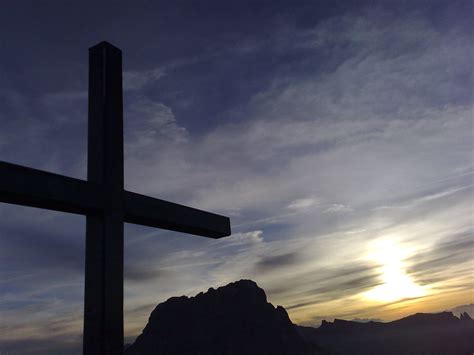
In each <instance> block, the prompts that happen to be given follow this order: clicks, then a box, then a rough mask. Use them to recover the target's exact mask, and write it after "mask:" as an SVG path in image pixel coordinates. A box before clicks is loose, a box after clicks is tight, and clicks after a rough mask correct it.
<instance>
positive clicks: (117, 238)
mask: <svg viewBox="0 0 474 355" xmlns="http://www.w3.org/2000/svg"><path fill="white" fill-rule="evenodd" d="M122 106H123V105H122V53H121V51H120V50H119V49H118V48H116V47H114V46H112V45H111V44H109V43H106V42H102V43H99V44H98V45H96V46H94V47H92V48H90V50H89V128H88V130H89V132H88V137H89V138H88V166H87V169H88V171H87V178H88V181H89V182H92V183H96V184H98V185H100V186H101V189H102V194H103V202H104V209H103V211H102V212H101V213H99V214H93V215H92V214H88V215H87V219H86V271H85V296H84V343H83V347H84V350H83V352H84V354H85V355H86V354H87V355H102V354H121V353H122V352H123V339H124V337H123V220H124V216H123V210H124V209H123V187H124V178H123V112H122V110H123V109H122Z"/></svg>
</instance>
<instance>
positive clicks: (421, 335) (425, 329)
mask: <svg viewBox="0 0 474 355" xmlns="http://www.w3.org/2000/svg"><path fill="white" fill-rule="evenodd" d="M473 353H474V321H473V320H472V319H471V317H469V315H468V314H467V313H462V314H461V317H460V318H458V317H455V316H454V315H453V314H452V313H451V312H442V313H437V314H426V313H425V314H423V313H417V314H414V315H411V316H408V317H405V318H402V319H399V320H396V321H393V322H388V323H381V322H374V321H369V322H365V323H362V322H355V321H346V320H340V319H336V320H335V321H334V322H326V321H323V323H322V325H321V326H320V327H319V328H312V327H301V326H297V325H294V324H293V323H292V322H291V320H290V319H289V317H288V314H287V313H286V311H285V309H284V308H283V307H280V306H278V307H276V308H275V307H273V305H271V304H270V303H268V302H267V299H266V295H265V292H264V291H263V290H262V289H261V288H259V287H258V286H257V284H256V283H255V282H253V281H250V280H241V281H238V282H234V283H231V284H229V285H227V286H224V287H220V288H218V289H217V290H214V289H212V288H211V289H209V290H208V291H207V292H206V293H200V294H198V295H197V296H195V297H191V298H189V297H185V296H182V297H173V298H170V299H169V300H167V301H166V302H164V303H161V304H159V305H158V306H157V307H156V308H155V310H154V311H153V312H152V313H151V315H150V318H149V320H148V324H147V325H146V327H145V329H144V330H143V333H142V334H141V335H140V336H138V338H137V339H136V341H135V343H134V344H132V345H131V346H130V347H128V348H127V350H126V351H125V354H126V355H164V354H166V355H171V354H172V355H179V354H183V355H184V354H186V355H197V354H206V355H212V354H219V355H250V354H252V355H263V354H268V355H270V354H271V355H298V354H355V355H356V354H364V355H369V354H377V355H380V354H384V355H385V354H387V355H390V354H397V355H398V354H417V355H419V354H440V355H441V354H442V355H451V354H452V355H463V354H466V355H467V354H469V355H471V354H473Z"/></svg>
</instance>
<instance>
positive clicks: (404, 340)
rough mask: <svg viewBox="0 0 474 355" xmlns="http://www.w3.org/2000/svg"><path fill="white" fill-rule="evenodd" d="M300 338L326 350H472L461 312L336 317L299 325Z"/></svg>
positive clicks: (473, 339)
mask: <svg viewBox="0 0 474 355" xmlns="http://www.w3.org/2000/svg"><path fill="white" fill-rule="evenodd" d="M300 333H301V334H302V335H303V336H304V338H305V339H306V340H307V341H309V342H312V343H314V344H316V343H317V344H318V345H319V346H321V348H322V351H323V353H327V354H364V355H368V354H387V355H388V354H440V355H441V354H443V355H448V354H453V355H463V354H466V355H468V354H469V355H471V354H472V353H473V352H474V321H473V320H472V319H471V318H470V317H469V315H467V313H464V314H463V315H462V317H461V319H460V318H457V317H455V316H454V315H453V314H452V313H450V312H442V313H437V314H428V313H417V314H414V315H411V316H408V317H406V318H402V319H399V320H396V321H393V322H388V323H379V322H368V323H359V322H351V321H345V320H340V319H336V320H334V322H326V321H323V323H322V325H321V327H319V328H317V329H314V328H309V327H301V328H300Z"/></svg>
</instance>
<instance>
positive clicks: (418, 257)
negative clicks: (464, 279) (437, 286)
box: [408, 230, 474, 284]
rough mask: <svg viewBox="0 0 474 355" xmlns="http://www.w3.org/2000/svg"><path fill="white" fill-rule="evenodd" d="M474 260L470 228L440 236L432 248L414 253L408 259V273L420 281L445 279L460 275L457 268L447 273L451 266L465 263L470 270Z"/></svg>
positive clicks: (473, 238)
mask: <svg viewBox="0 0 474 355" xmlns="http://www.w3.org/2000/svg"><path fill="white" fill-rule="evenodd" d="M473 260H474V234H473V232H472V231H471V230H468V231H464V232H462V233H457V234H454V235H450V236H447V237H445V238H442V239H441V240H440V241H439V242H438V243H436V244H435V245H434V246H433V248H431V249H429V250H426V251H424V252H422V253H418V254H415V255H414V256H413V257H411V258H410V259H409V262H410V263H412V266H411V267H410V268H409V269H408V273H409V274H411V275H413V276H414V277H415V278H416V279H417V280H419V281H420V282H422V283H425V284H428V283H432V282H435V281H441V280H447V279H449V278H456V277H459V276H462V275H461V274H460V272H459V270H456V272H455V273H454V274H450V273H449V269H450V268H452V267H453V266H461V265H463V264H466V263H468V264H466V268H467V271H469V270H470V271H471V272H472V265H473V264H472V263H473Z"/></svg>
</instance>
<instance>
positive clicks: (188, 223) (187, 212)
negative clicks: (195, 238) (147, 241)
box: [124, 191, 230, 239]
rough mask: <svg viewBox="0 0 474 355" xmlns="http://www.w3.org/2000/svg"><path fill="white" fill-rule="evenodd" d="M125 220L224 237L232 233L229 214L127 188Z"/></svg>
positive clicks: (196, 233)
mask: <svg viewBox="0 0 474 355" xmlns="http://www.w3.org/2000/svg"><path fill="white" fill-rule="evenodd" d="M124 208H125V222H129V223H134V224H141V225H144V226H149V227H157V228H163V229H168V230H172V231H176V232H183V233H189V234H195V235H200V236H204V237H209V238H215V239H217V238H222V237H225V236H228V235H230V220H229V218H228V217H224V216H220V215H217V214H214V213H209V212H205V211H201V210H198V209H196V208H191V207H186V206H182V205H178V204H176V203H173V202H168V201H163V200H159V199H157V198H153V197H148V196H143V195H140V194H137V193H134V192H128V191H125V195H124Z"/></svg>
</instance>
